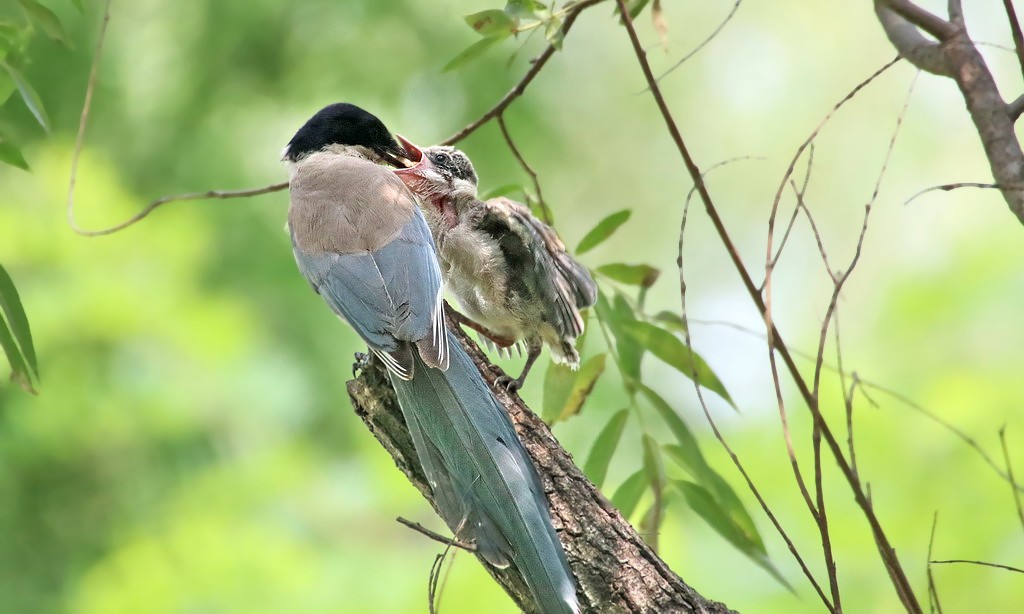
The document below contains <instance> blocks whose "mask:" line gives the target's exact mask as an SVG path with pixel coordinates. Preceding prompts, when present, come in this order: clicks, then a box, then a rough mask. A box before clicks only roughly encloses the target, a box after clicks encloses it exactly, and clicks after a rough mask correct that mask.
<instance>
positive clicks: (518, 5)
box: [505, 0, 547, 18]
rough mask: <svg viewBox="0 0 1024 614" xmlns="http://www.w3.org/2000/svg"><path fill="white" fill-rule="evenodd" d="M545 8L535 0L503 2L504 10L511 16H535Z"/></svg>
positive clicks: (509, 0)
mask: <svg viewBox="0 0 1024 614" xmlns="http://www.w3.org/2000/svg"><path fill="white" fill-rule="evenodd" d="M546 10H547V9H546V8H545V7H544V5H543V4H541V3H540V2H538V1H537V0H508V2H507V3H506V4H505V12H506V13H508V15H509V16H510V17H512V18H527V17H534V18H536V17H537V16H538V14H542V13H544V12H545V11H546Z"/></svg>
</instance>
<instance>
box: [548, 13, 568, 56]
mask: <svg viewBox="0 0 1024 614" xmlns="http://www.w3.org/2000/svg"><path fill="white" fill-rule="evenodd" d="M544 38H546V39H548V43H549V44H550V45H551V46H552V47H554V48H555V49H558V50H561V49H562V40H563V39H565V30H563V29H562V20H561V19H559V18H558V17H555V16H554V15H552V16H551V19H549V20H548V21H547V24H546V25H545V26H544Z"/></svg>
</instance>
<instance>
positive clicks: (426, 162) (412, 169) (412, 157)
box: [395, 134, 434, 176]
mask: <svg viewBox="0 0 1024 614" xmlns="http://www.w3.org/2000/svg"><path fill="white" fill-rule="evenodd" d="M395 137H396V138H397V139H398V142H399V143H401V144H402V147H403V148H404V149H405V157H406V159H408V160H409V162H412V165H411V166H407V167H405V168H399V169H396V170H395V173H396V174H398V175H400V176H401V175H422V171H423V170H424V169H427V168H432V167H433V166H434V165H433V164H432V163H431V162H430V158H428V157H427V156H424V155H423V150H422V149H420V148H419V147H417V146H416V145H415V144H414V143H412V142H411V141H409V140H408V139H406V138H405V137H404V136H402V135H401V134H396V135H395Z"/></svg>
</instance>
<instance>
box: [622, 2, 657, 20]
mask: <svg viewBox="0 0 1024 614" xmlns="http://www.w3.org/2000/svg"><path fill="white" fill-rule="evenodd" d="M650 1H651V0H635V1H634V2H633V4H631V5H630V6H629V7H627V8H628V10H629V18H630V19H636V18H637V15H639V14H640V13H641V12H643V10H644V8H645V7H646V6H647V5H648V4H649V3H650Z"/></svg>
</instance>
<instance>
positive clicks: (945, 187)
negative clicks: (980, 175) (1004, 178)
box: [903, 181, 1024, 205]
mask: <svg viewBox="0 0 1024 614" xmlns="http://www.w3.org/2000/svg"><path fill="white" fill-rule="evenodd" d="M960 188H981V189H984V190H1024V185H1000V184H998V183H976V182H972V181H963V182H960V183H944V184H942V185H933V186H932V187H930V188H925V189H924V190H921V191H920V192H918V193H917V194H914V195H913V196H911V197H910V198H908V199H907V200H905V201H903V204H904V205H909V204H910V203H911V202H912V201H914V200H916V199H917V198H918V197H919V196H922V195H924V194H927V193H928V192H936V191H940V190H941V191H943V192H949V191H952V190H959V189H960Z"/></svg>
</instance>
